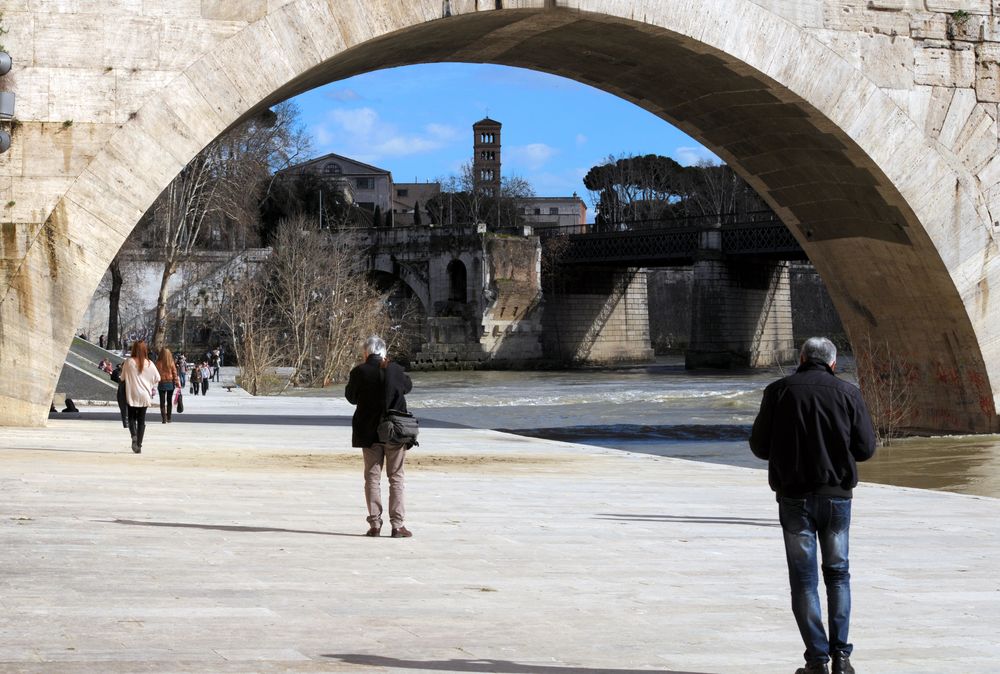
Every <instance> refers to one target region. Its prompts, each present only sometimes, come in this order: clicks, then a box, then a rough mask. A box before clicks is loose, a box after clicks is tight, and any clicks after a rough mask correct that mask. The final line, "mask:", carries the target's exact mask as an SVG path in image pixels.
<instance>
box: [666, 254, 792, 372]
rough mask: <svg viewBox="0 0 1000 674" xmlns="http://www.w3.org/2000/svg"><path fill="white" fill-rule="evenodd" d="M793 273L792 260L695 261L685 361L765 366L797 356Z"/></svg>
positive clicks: (690, 363)
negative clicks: (689, 338)
mask: <svg viewBox="0 0 1000 674" xmlns="http://www.w3.org/2000/svg"><path fill="white" fill-rule="evenodd" d="M788 278H789V273H788V263H787V262H727V261H724V260H721V259H705V260H699V261H698V262H696V263H695V266H694V292H693V305H692V323H691V325H692V330H691V342H690V344H689V345H688V349H687V351H686V353H685V364H686V365H687V366H688V367H691V368H733V367H766V366H769V365H773V364H777V363H781V362H787V361H789V360H793V359H794V354H795V345H794V341H793V337H792V315H791V314H792V310H791V290H790V287H789V282H788Z"/></svg>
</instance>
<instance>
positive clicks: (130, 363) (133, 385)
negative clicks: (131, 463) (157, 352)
mask: <svg viewBox="0 0 1000 674" xmlns="http://www.w3.org/2000/svg"><path fill="white" fill-rule="evenodd" d="M121 377H122V381H123V382H125V401H126V402H127V403H128V432H129V433H131V434H132V451H133V452H135V453H136V454H138V453H139V452H141V451H142V438H143V436H144V435H145V434H146V408H148V407H149V406H150V405H152V404H153V393H152V392H153V390H155V388H156V385H157V384H158V383H159V382H160V373H159V371H158V370H157V369H156V365H155V364H154V363H153V361H151V360H149V352H148V350H147V349H146V342H145V340H142V339H140V340H137V341H135V342H133V343H132V355H131V357H129V358H126V359H125V364H124V365H123V366H122V374H121Z"/></svg>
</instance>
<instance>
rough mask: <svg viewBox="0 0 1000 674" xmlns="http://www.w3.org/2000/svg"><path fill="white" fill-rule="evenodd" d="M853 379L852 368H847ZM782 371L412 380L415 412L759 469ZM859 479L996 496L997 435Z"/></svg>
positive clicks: (885, 463)
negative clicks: (765, 418)
mask: <svg viewBox="0 0 1000 674" xmlns="http://www.w3.org/2000/svg"><path fill="white" fill-rule="evenodd" d="M843 365H844V371H845V374H844V376H845V377H846V378H848V379H851V370H852V367H853V364H852V363H851V362H850V361H845V362H844V363H843ZM781 376H782V372H781V371H780V370H778V369H773V370H769V371H745V372H721V373H720V372H713V373H707V372H689V371H686V370H685V369H684V365H683V360H682V359H679V358H673V359H664V360H661V361H658V362H657V363H656V364H655V365H651V366H646V367H629V368H621V369H603V370H573V371H566V372H467V371H463V372H418V373H415V374H414V375H413V379H414V390H413V393H411V394H410V395H409V396H407V399H408V400H409V402H410V406H411V407H412V408H414V409H415V410H419V412H418V414H421V415H425V416H428V417H432V418H435V419H440V420H445V421H452V422H455V423H460V424H465V425H468V426H475V427H479V428H493V429H502V430H508V431H512V432H515V433H519V434H522V435H530V436H533V437H541V438H549V439H554V440H566V441H569V442H577V443H582V444H590V445H599V446H602V447H611V448H617V449H624V450H629V451H634V452H643V453H647V454H656V455H659V456H670V457H675V458H683V459H694V460H699V461H709V462H713V463H724V464H730V465H738V466H749V467H754V468H760V469H763V468H764V467H765V466H766V464H765V463H764V462H762V461H759V460H757V459H756V458H754V457H753V455H751V454H750V450H749V448H748V447H747V443H746V439H747V437H748V436H749V434H750V426H751V424H752V423H753V420H754V417H755V416H756V414H757V408H758V406H759V405H760V397H761V392H762V391H763V389H764V387H765V386H766V385H767V384H768V383H770V382H771V381H773V380H775V379H777V378H778V377H781ZM861 476H862V479H864V480H868V481H873V482H882V483H886V484H894V485H900V486H908V487H920V488H926V489H943V490H949V491H956V492H962V493H969V494H979V495H985V496H993V497H1000V437H997V436H967V437H957V438H956V437H950V438H909V439H906V440H900V441H896V442H895V443H894V444H893V445H892V446H891V447H884V448H880V449H879V451H878V453H877V454H876V458H875V459H873V460H871V461H869V462H867V463H865V464H862V466H861Z"/></svg>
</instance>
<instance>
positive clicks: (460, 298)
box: [448, 260, 468, 302]
mask: <svg viewBox="0 0 1000 674" xmlns="http://www.w3.org/2000/svg"><path fill="white" fill-rule="evenodd" d="M467 281H468V274H467V273H466V271H465V263H463V262H462V261H461V260H452V261H451V262H449V263H448V301H449V302H467V301H468V296H467V294H466V292H467V291H466V285H467Z"/></svg>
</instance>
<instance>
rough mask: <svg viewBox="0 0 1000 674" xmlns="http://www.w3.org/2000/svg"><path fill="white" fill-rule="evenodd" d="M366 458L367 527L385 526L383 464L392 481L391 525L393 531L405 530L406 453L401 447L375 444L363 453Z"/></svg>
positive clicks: (390, 497)
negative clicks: (404, 484)
mask: <svg viewBox="0 0 1000 674" xmlns="http://www.w3.org/2000/svg"><path fill="white" fill-rule="evenodd" d="M362 451H363V452H364V455H365V500H366V501H367V502H368V524H369V525H371V526H373V527H381V526H382V484H381V483H382V464H385V474H386V476H388V478H389V522H390V523H391V524H392V527H393V529H398V528H399V527H401V526H403V518H404V516H405V514H406V509H405V508H404V507H403V478H404V477H405V472H404V471H403V462H404V461H405V459H406V449H405V448H403V446H402V445H383V444H380V443H376V444H374V445H372V446H371V447H365V448H363V449H362Z"/></svg>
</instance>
